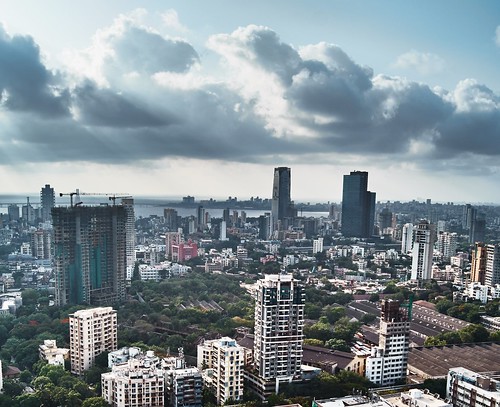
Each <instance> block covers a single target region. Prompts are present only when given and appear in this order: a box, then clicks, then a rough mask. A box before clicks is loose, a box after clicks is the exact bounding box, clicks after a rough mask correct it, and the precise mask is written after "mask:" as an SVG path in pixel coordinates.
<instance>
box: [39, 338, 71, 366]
mask: <svg viewBox="0 0 500 407" xmlns="http://www.w3.org/2000/svg"><path fill="white" fill-rule="evenodd" d="M38 351H39V354H40V359H42V360H46V361H47V363H48V364H49V365H55V366H62V367H64V361H65V360H68V359H69V349H68V348H58V347H57V343H56V340H54V339H46V340H44V341H43V344H42V345H40V346H39V347H38Z"/></svg>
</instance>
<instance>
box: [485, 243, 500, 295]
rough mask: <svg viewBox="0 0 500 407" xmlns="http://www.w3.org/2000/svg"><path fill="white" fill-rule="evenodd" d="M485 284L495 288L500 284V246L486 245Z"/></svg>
mask: <svg viewBox="0 0 500 407" xmlns="http://www.w3.org/2000/svg"><path fill="white" fill-rule="evenodd" d="M484 284H485V285H487V286H489V287H493V286H494V285H496V284H500V245H499V244H488V245H486V264H485V275H484Z"/></svg>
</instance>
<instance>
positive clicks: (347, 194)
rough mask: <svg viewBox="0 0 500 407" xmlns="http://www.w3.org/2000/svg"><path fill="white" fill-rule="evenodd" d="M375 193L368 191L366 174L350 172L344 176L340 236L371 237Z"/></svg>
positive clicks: (373, 221)
mask: <svg viewBox="0 0 500 407" xmlns="http://www.w3.org/2000/svg"><path fill="white" fill-rule="evenodd" d="M374 223H375V192H370V191H368V173H367V172H364V171H351V173H350V174H349V175H344V184H343V191H342V234H343V235H344V236H346V237H359V238H366V237H370V236H372V235H373V227H374Z"/></svg>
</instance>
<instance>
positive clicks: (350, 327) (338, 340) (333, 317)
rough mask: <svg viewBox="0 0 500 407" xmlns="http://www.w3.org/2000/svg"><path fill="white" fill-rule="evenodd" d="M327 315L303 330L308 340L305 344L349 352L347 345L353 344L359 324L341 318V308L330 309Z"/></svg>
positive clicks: (342, 312) (343, 312)
mask: <svg viewBox="0 0 500 407" xmlns="http://www.w3.org/2000/svg"><path fill="white" fill-rule="evenodd" d="M327 314H328V316H322V317H320V319H319V321H318V322H316V323H314V324H312V325H307V326H306V327H305V328H304V334H305V336H306V337H307V338H308V339H306V343H308V344H310V345H319V346H325V347H327V348H331V349H336V350H341V351H345V352H349V349H350V348H349V344H350V343H351V342H353V340H354V334H355V333H356V332H357V331H358V329H359V328H360V326H361V323H360V322H350V321H349V318H347V317H345V316H342V315H343V314H344V315H345V309H344V308H342V307H332V308H330V309H329V310H327ZM330 321H334V322H330Z"/></svg>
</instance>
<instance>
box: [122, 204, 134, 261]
mask: <svg viewBox="0 0 500 407" xmlns="http://www.w3.org/2000/svg"><path fill="white" fill-rule="evenodd" d="M121 204H122V206H123V207H124V208H125V217H126V219H125V233H126V238H125V254H126V257H127V264H126V268H127V269H133V267H134V265H135V211H134V199H133V198H131V197H127V198H123V199H122V202H121Z"/></svg>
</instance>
